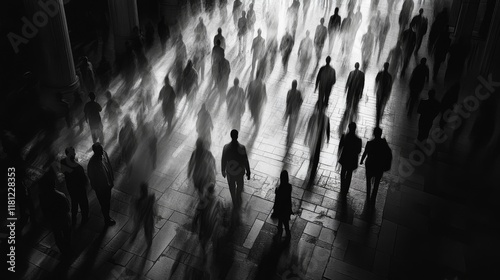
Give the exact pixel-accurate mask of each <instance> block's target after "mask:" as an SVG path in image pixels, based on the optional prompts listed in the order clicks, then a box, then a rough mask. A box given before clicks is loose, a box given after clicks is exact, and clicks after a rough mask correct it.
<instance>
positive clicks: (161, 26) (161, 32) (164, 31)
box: [157, 16, 170, 53]
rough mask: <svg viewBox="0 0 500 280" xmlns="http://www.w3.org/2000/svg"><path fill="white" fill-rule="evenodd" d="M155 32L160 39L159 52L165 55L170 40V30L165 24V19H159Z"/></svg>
mask: <svg viewBox="0 0 500 280" xmlns="http://www.w3.org/2000/svg"><path fill="white" fill-rule="evenodd" d="M157 30H158V37H160V44H161V51H162V53H165V51H166V50H167V41H168V39H169V38H170V29H169V28H168V25H167V23H166V22H165V17H163V16H162V17H161V20H160V21H159V22H158V27H157Z"/></svg>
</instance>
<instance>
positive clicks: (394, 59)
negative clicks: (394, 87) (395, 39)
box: [387, 44, 403, 75]
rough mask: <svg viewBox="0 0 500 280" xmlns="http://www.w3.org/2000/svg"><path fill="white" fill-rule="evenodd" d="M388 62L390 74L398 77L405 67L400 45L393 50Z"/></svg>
mask: <svg viewBox="0 0 500 280" xmlns="http://www.w3.org/2000/svg"><path fill="white" fill-rule="evenodd" d="M387 62H388V63H389V73H392V74H393V75H397V73H399V71H400V70H401V69H402V67H403V50H402V49H401V46H400V45H399V44H396V45H395V46H394V48H392V49H391V51H390V52H389V55H388V56H387Z"/></svg>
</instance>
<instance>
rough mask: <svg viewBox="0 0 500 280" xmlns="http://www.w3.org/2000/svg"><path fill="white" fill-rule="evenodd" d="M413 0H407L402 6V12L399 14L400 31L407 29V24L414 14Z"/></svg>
mask: <svg viewBox="0 0 500 280" xmlns="http://www.w3.org/2000/svg"><path fill="white" fill-rule="evenodd" d="M414 5H415V4H414V3H413V0H405V1H404V2H403V6H402V7H401V13H400V14H399V20H398V22H399V33H401V31H402V30H405V29H406V26H407V25H408V23H409V22H410V17H411V15H412V14H413V6H414Z"/></svg>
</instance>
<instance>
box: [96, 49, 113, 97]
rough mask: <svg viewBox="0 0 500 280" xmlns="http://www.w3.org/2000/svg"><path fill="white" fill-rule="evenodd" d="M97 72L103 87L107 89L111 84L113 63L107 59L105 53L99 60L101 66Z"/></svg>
mask: <svg viewBox="0 0 500 280" xmlns="http://www.w3.org/2000/svg"><path fill="white" fill-rule="evenodd" d="M96 74H97V77H98V79H99V84H100V85H101V89H103V90H107V89H108V87H109V84H110V83H111V78H112V74H113V68H112V67H111V63H110V62H109V61H108V60H107V59H106V56H104V55H103V56H102V58H101V61H100V62H99V66H97V69H96Z"/></svg>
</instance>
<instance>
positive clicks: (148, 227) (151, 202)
mask: <svg viewBox="0 0 500 280" xmlns="http://www.w3.org/2000/svg"><path fill="white" fill-rule="evenodd" d="M156 213H157V206H156V197H155V194H154V193H149V191H148V184H147V183H144V182H143V183H141V186H140V194H139V197H138V198H137V199H136V200H135V201H134V225H135V227H134V229H133V230H132V234H131V237H130V238H131V239H130V240H131V241H134V240H135V238H136V237H137V234H138V233H139V231H140V230H141V228H143V229H144V237H145V238H146V242H147V245H148V249H149V248H151V245H152V244H153V233H154V226H155V218H156Z"/></svg>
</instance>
